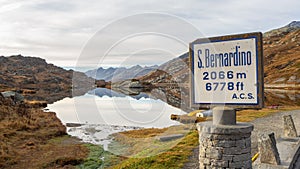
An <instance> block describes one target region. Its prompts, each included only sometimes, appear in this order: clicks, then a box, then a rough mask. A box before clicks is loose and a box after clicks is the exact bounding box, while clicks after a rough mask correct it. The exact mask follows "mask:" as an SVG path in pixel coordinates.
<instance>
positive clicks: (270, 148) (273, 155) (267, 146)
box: [258, 133, 280, 165]
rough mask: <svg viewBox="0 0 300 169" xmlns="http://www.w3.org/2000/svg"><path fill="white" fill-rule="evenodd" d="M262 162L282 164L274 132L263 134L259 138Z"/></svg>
mask: <svg viewBox="0 0 300 169" xmlns="http://www.w3.org/2000/svg"><path fill="white" fill-rule="evenodd" d="M258 152H259V156H260V162H261V163H266V164H274V165H280V157H279V153H278V149H277V146H276V140H275V135H274V133H271V134H268V135H267V134H262V135H261V136H260V137H259V139H258Z"/></svg>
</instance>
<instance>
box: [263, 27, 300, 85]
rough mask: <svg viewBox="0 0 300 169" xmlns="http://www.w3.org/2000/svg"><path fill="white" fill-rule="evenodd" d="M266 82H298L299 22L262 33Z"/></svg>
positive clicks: (299, 78)
mask: <svg viewBox="0 0 300 169" xmlns="http://www.w3.org/2000/svg"><path fill="white" fill-rule="evenodd" d="M263 39H264V59H265V60H264V62H265V63H264V64H265V83H266V84H298V85H299V84H300V77H299V75H300V22H299V21H298V22H296V21H294V22H291V23H290V24H288V25H287V26H284V27H282V28H279V29H275V30H272V31H269V32H266V33H265V34H264V38H263Z"/></svg>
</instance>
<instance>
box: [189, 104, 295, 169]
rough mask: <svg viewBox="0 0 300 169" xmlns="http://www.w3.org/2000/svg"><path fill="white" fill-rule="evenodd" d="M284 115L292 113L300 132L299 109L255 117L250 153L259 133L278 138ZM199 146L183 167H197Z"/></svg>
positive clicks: (255, 149) (280, 134) (253, 148)
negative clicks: (271, 134) (270, 134)
mask: <svg viewBox="0 0 300 169" xmlns="http://www.w3.org/2000/svg"><path fill="white" fill-rule="evenodd" d="M284 115H292V117H293V120H294V123H295V127H296V129H297V132H298V134H300V110H293V111H286V112H279V113H276V114H273V115H271V116H267V117H262V118H259V119H256V120H254V121H252V122H250V123H251V124H253V125H254V130H253V132H252V136H251V140H252V154H254V153H256V152H257V151H258V150H257V140H258V135H259V134H261V133H271V132H274V133H275V137H276V138H279V137H281V136H282V134H283V116H284ZM198 157H199V148H198V147H197V148H195V149H194V150H193V155H192V156H190V158H189V162H187V163H185V165H184V167H183V169H198V168H199V161H198Z"/></svg>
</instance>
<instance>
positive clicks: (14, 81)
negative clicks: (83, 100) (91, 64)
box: [0, 55, 94, 103]
mask: <svg viewBox="0 0 300 169" xmlns="http://www.w3.org/2000/svg"><path fill="white" fill-rule="evenodd" d="M73 77H76V80H75V81H74V78H73ZM72 80H73V81H72ZM75 82H76V83H75ZM72 83H73V84H72ZM90 84H94V80H93V79H92V78H88V77H87V76H86V75H85V74H84V73H81V72H75V71H72V70H65V69H62V68H60V67H57V66H55V65H53V64H48V63H47V62H46V61H45V60H44V59H41V58H37V57H24V56H21V55H15V56H10V57H4V56H1V57H0V90H1V91H5V90H16V91H19V92H21V93H22V94H23V95H25V98H26V99H28V100H45V101H47V102H48V103H51V102H54V101H57V100H59V99H62V98H64V97H71V96H72V87H73V89H74V87H76V88H77V89H78V88H82V89H84V88H86V86H90ZM76 91H77V92H78V91H79V90H76ZM82 92H84V91H82ZM73 94H75V95H80V94H81V93H73Z"/></svg>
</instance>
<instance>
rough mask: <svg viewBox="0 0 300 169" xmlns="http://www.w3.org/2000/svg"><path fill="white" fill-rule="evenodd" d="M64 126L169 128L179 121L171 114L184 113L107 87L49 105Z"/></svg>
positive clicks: (144, 95) (157, 102)
mask: <svg viewBox="0 0 300 169" xmlns="http://www.w3.org/2000/svg"><path fill="white" fill-rule="evenodd" d="M48 108H49V109H50V110H51V111H55V112H56V113H57V116H58V117H59V118H60V119H61V120H62V122H63V123H70V122H72V123H83V124H85V123H88V124H107V125H118V126H138V127H159V128H161V127H167V126H171V125H176V124H178V122H175V121H172V120H170V115H171V114H185V112H183V111H182V110H180V109H178V108H175V107H173V106H171V105H168V104H167V103H165V102H163V101H162V100H160V99H153V98H152V97H151V94H147V93H143V92H141V93H139V94H138V95H132V96H127V95H125V94H122V93H119V92H116V91H112V90H109V89H105V88H97V89H94V90H91V91H89V92H88V93H86V94H85V95H83V96H79V97H74V98H65V99H63V100H60V101H58V102H55V103H54V104H51V105H49V106H48Z"/></svg>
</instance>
